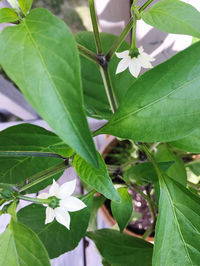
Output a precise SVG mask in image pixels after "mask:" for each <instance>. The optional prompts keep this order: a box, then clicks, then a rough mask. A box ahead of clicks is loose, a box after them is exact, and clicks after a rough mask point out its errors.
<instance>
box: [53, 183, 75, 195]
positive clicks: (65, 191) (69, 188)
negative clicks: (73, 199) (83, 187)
mask: <svg viewBox="0 0 200 266" xmlns="http://www.w3.org/2000/svg"><path fill="white" fill-rule="evenodd" d="M75 187H76V179H74V180H72V181H69V182H66V183H64V184H63V185H62V186H60V188H59V191H58V194H57V196H58V198H59V199H63V198H66V197H69V196H71V195H72V193H73V192H74V190H75Z"/></svg>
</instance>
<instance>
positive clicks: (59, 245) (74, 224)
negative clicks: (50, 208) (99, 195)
mask: <svg viewBox="0 0 200 266" xmlns="http://www.w3.org/2000/svg"><path fill="white" fill-rule="evenodd" d="M80 199H81V200H82V201H83V202H84V203H85V204H86V205H87V208H84V209H82V210H80V211H77V212H70V217H71V224H70V230H68V229H66V227H64V226H63V225H61V224H59V223H57V222H56V220H54V221H53V222H52V223H50V224H46V225H45V223H44V222H45V216H46V215H45V208H44V207H43V206H42V205H36V204H31V205H29V206H27V207H25V208H23V209H21V210H20V211H19V212H18V213H17V216H18V219H19V221H20V222H22V223H23V224H25V225H27V226H29V227H30V228H31V229H32V230H33V231H35V233H36V234H37V235H38V236H39V238H40V239H41V241H42V242H43V244H44V246H45V247H46V249H47V251H48V254H49V256H50V258H51V259H52V258H55V257H58V256H59V255H61V254H63V253H65V252H68V251H70V250H73V249H74V248H75V247H76V246H77V245H78V243H79V242H80V240H81V238H82V237H83V236H84V235H85V233H86V230H87V227H88V223H89V219H90V213H91V207H92V199H93V194H91V193H88V194H87V195H85V196H83V197H81V198H80ZM55 240H56V241H55Z"/></svg>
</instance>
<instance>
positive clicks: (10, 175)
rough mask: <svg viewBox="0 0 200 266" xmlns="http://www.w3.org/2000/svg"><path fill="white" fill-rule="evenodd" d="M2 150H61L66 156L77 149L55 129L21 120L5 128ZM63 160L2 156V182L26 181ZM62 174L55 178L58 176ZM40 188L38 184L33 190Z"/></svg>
mask: <svg viewBox="0 0 200 266" xmlns="http://www.w3.org/2000/svg"><path fill="white" fill-rule="evenodd" d="M0 151H37V152H53V153H54V152H57V153H60V154H61V155H63V156H70V155H72V152H73V151H72V149H71V148H69V146H67V145H66V144H65V143H64V142H63V141H62V140H61V139H60V138H59V137H58V136H56V135H55V134H54V133H52V132H50V131H47V130H46V129H44V128H41V127H38V126H35V125H30V124H21V125H17V126H13V127H10V128H7V129H5V130H3V131H1V132H0ZM62 161H63V160H62V159H61V158H46V157H42V158H41V157H1V156H0V182H5V183H11V184H17V183H25V180H27V179H28V178H30V177H31V176H33V175H35V174H37V173H38V172H40V171H43V170H45V169H47V168H49V167H51V166H54V165H56V164H58V163H59V162H62ZM59 176H60V175H56V176H53V177H52V178H55V179H57V178H58V177H59ZM52 178H50V179H48V180H46V181H44V182H42V183H41V184H40V189H43V188H45V187H46V186H47V185H49V184H50V183H52ZM37 189H38V186H37V187H35V188H33V189H31V190H30V191H29V192H37V191H38V190H37Z"/></svg>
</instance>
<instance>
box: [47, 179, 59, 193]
mask: <svg viewBox="0 0 200 266" xmlns="http://www.w3.org/2000/svg"><path fill="white" fill-rule="evenodd" d="M58 192H59V185H58V183H57V182H56V181H55V180H53V184H52V186H51V187H50V189H49V196H57V195H58Z"/></svg>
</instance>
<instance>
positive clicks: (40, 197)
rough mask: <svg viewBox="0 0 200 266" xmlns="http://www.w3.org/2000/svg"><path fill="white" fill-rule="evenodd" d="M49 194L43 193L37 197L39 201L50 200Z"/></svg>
mask: <svg viewBox="0 0 200 266" xmlns="http://www.w3.org/2000/svg"><path fill="white" fill-rule="evenodd" d="M48 197H49V193H41V194H39V195H38V196H37V198H38V199H48Z"/></svg>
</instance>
